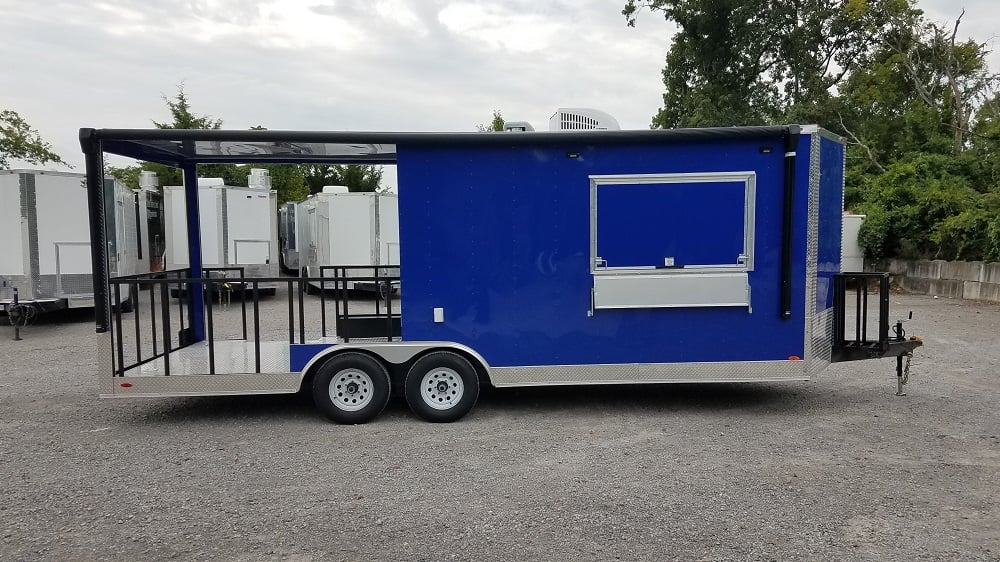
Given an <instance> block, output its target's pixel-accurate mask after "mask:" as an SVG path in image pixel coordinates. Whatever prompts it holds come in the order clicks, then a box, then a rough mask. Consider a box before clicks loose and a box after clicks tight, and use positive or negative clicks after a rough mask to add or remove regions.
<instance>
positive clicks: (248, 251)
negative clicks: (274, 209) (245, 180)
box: [224, 187, 275, 265]
mask: <svg viewBox="0 0 1000 562" xmlns="http://www.w3.org/2000/svg"><path fill="white" fill-rule="evenodd" d="M224 196H225V198H226V218H227V223H226V224H227V227H228V236H227V238H228V240H227V245H228V248H227V250H228V252H229V253H228V255H229V260H228V261H229V263H231V264H234V265H263V264H270V263H271V249H272V243H271V238H272V236H271V235H272V233H273V232H274V231H275V229H272V228H261V226H262V225H269V224H270V223H271V222H272V221H274V220H275V218H274V217H273V216H272V213H271V194H270V193H269V192H268V191H262V190H259V189H250V188H246V189H243V188H236V187H229V188H226V191H225V195H224Z"/></svg>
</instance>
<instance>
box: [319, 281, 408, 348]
mask: <svg viewBox="0 0 1000 562" xmlns="http://www.w3.org/2000/svg"><path fill="white" fill-rule="evenodd" d="M319 270H320V284H319V290H320V298H321V299H324V300H323V303H324V306H322V307H321V308H320V310H321V311H322V312H323V318H322V323H323V331H324V333H325V332H326V314H325V309H326V307H325V295H326V292H327V285H326V284H327V282H328V281H327V280H330V281H332V288H333V294H334V299H333V301H334V307H335V310H334V314H335V322H336V332H337V335H338V336H340V337H341V338H343V340H344V341H345V342H349V341H350V340H351V338H372V337H376V338H382V337H384V338H387V340H388V341H392V340H393V338H398V337H399V336H400V331H401V320H402V318H401V316H400V314H399V313H398V312H393V310H392V295H393V293H394V292H396V291H398V290H399V266H382V267H377V268H372V267H371V266H343V265H334V266H321V267H320V268H319ZM365 270H370V271H372V272H373V275H370V276H369V275H364V273H365ZM331 274H332V275H331ZM351 289H367V290H370V291H372V292H374V293H375V295H376V298H375V311H374V313H360V314H359V313H354V314H351V312H350V302H351V299H350V298H349V297H350V295H349V293H350V290H351Z"/></svg>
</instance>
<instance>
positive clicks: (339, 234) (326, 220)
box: [295, 186, 399, 290]
mask: <svg viewBox="0 0 1000 562" xmlns="http://www.w3.org/2000/svg"><path fill="white" fill-rule="evenodd" d="M331 188H336V189H331ZM296 208H297V211H296V213H295V219H296V225H297V227H298V229H299V233H300V235H299V240H300V241H301V246H300V247H301V248H302V251H301V252H300V253H299V256H298V257H299V268H300V270H301V272H302V275H304V276H305V277H307V278H323V277H328V276H330V275H332V274H334V273H335V272H334V271H332V270H330V269H328V268H330V267H333V266H345V265H347V266H356V267H353V268H352V269H351V270H350V271H347V272H346V276H347V277H348V278H349V279H348V281H347V288H348V289H366V290H375V289H379V287H375V286H374V285H373V283H372V282H371V281H366V280H355V279H350V278H353V277H359V276H361V277H366V276H371V271H372V267H379V268H385V267H390V268H391V267H398V266H399V209H398V205H397V200H396V195H395V194H394V193H350V192H348V191H347V188H346V187H344V186H327V187H324V188H323V192H321V193H317V194H314V195H311V196H310V197H309V198H308V199H306V200H305V201H302V202H301V203H299V204H298V205H296ZM308 283H309V285H310V286H311V287H313V288H315V289H319V288H322V287H321V285H323V286H325V284H326V283H325V282H324V281H321V280H316V281H309V282H308Z"/></svg>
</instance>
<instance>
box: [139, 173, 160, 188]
mask: <svg viewBox="0 0 1000 562" xmlns="http://www.w3.org/2000/svg"><path fill="white" fill-rule="evenodd" d="M157 183H158V182H157V179H156V172H149V171H143V172H139V189H156V184H157Z"/></svg>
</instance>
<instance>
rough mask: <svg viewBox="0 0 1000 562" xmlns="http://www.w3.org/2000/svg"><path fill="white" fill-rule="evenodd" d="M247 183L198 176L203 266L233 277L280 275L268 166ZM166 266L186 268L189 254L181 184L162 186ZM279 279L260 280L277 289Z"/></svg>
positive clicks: (274, 197) (264, 285) (266, 287)
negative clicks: (233, 184) (237, 184)
mask: <svg viewBox="0 0 1000 562" xmlns="http://www.w3.org/2000/svg"><path fill="white" fill-rule="evenodd" d="M248 184H249V187H240V186H232V185H225V183H224V182H223V180H222V178H199V179H198V206H199V209H200V214H199V217H200V221H199V222H200V225H201V252H202V266H203V267H204V268H205V269H207V270H209V271H210V272H211V271H212V270H215V272H214V275H217V276H225V277H230V278H238V277H240V273H241V272H242V274H243V275H244V276H246V277H264V278H276V277H278V275H279V271H278V218H277V216H278V210H277V193H276V192H275V191H274V190H272V189H271V178H270V176H269V175H268V172H267V170H262V169H252V170H250V175H249V177H248ZM163 203H164V205H163V206H164V215H165V221H164V222H165V225H166V228H165V237H166V241H167V244H166V264H165V265H166V269H168V270H176V269H184V268H187V267H189V266H190V261H189V259H188V240H187V212H186V208H187V206H186V203H185V199H184V187H183V186H167V187H164V188H163ZM277 286H278V284H277V283H272V282H262V283H260V284H259V287H260V289H261V290H262V292H264V293H267V294H274V292H275V290H276V288H277Z"/></svg>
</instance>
